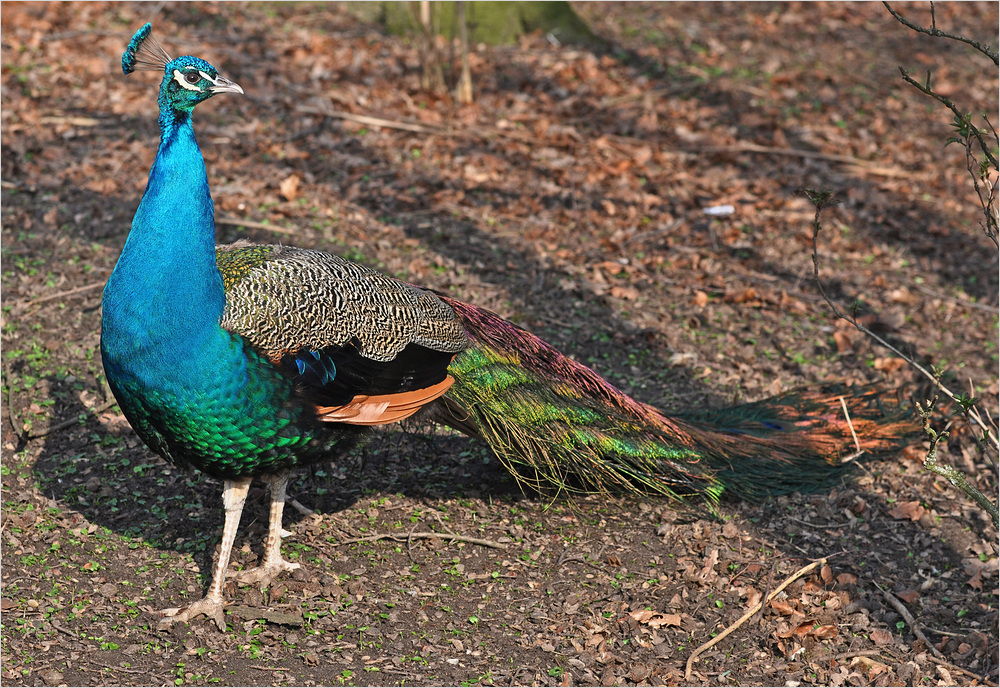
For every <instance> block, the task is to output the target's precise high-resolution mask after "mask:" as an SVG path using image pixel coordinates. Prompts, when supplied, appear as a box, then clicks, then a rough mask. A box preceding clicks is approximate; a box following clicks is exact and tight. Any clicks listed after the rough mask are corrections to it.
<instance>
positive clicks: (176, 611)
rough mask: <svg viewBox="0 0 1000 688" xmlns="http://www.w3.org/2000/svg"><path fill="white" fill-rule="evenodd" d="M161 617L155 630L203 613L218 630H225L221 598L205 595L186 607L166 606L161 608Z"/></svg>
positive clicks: (163, 628) (188, 619)
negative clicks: (213, 622)
mask: <svg viewBox="0 0 1000 688" xmlns="http://www.w3.org/2000/svg"><path fill="white" fill-rule="evenodd" d="M160 613H161V614H163V618H162V619H160V621H159V623H158V624H157V625H156V628H157V630H165V629H168V628H170V627H171V626H173V625H174V624H175V623H188V622H190V621H191V619H194V618H196V617H198V616H201V615H202V614H204V615H205V616H206V617H208V618H209V619H212V620H213V621H215V625H216V626H217V627H218V629H219V630H220V631H223V632H225V630H226V617H225V614H224V612H223V605H222V600H216V599H211V598H208V597H205V598H203V599H200V600H198V601H197V602H193V603H191V604H189V605H188V606H187V607H168V608H167V609H161V610H160Z"/></svg>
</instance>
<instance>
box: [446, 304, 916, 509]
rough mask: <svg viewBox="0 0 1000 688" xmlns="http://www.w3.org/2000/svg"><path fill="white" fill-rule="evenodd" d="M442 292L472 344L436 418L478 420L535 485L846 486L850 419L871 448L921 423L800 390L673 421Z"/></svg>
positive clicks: (833, 394)
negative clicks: (845, 411) (446, 400)
mask: <svg viewBox="0 0 1000 688" xmlns="http://www.w3.org/2000/svg"><path fill="white" fill-rule="evenodd" d="M442 298H443V300H444V301H445V302H446V303H447V304H448V305H450V306H451V307H452V308H453V309H454V310H455V312H456V313H457V314H458V315H459V317H460V318H461V320H462V322H463V323H464V324H465V327H466V331H467V332H468V335H469V337H470V339H471V341H472V344H471V346H470V347H469V348H468V349H467V350H466V351H464V352H463V353H461V354H459V355H458V356H457V357H456V358H455V360H454V361H453V363H452V365H451V366H450V368H449V373H450V374H451V375H452V376H453V377H454V378H455V384H454V386H453V387H452V389H451V390H450V391H449V392H448V397H449V399H451V400H453V401H454V402H455V403H454V404H452V405H451V406H449V407H447V408H446V412H445V413H440V412H439V413H438V415H437V418H438V420H441V421H442V422H445V423H447V424H450V425H452V426H455V427H460V426H461V425H462V424H463V423H464V424H465V425H466V426H469V425H474V426H475V427H476V428H478V431H479V433H480V434H481V435H482V436H483V437H484V438H485V439H486V440H487V442H489V444H490V446H491V447H492V448H493V449H494V451H496V453H497V454H498V456H499V457H500V458H501V460H503V461H504V463H505V465H506V466H507V467H508V468H509V469H510V470H511V471H512V472H513V473H514V475H515V476H516V477H517V479H518V480H519V481H520V482H521V483H522V484H524V485H526V486H529V487H531V488H535V489H541V490H552V489H555V490H556V491H557V492H558V491H570V492H576V491H578V492H609V491H610V492H625V493H633V494H638V493H646V494H648V493H652V494H661V495H664V496H667V497H669V498H671V499H674V500H681V501H689V500H690V498H692V497H694V498H696V500H698V499H700V500H702V501H703V502H705V503H707V504H708V505H709V506H710V507H711V505H712V504H714V503H715V502H716V501H717V500H718V498H719V497H720V496H721V494H722V493H723V491H727V492H730V493H732V494H734V495H738V496H741V497H744V498H747V499H760V498H762V497H764V496H767V495H776V494H784V493H788V492H793V491H796V490H798V491H814V490H821V489H829V488H830V487H832V486H834V485H836V484H838V483H839V482H841V481H842V480H844V479H845V478H846V477H847V476H849V475H850V473H851V472H852V471H853V470H854V464H852V463H845V462H843V461H842V460H841V459H842V458H843V457H845V456H850V455H851V454H852V453H853V452H855V445H854V441H853V435H851V433H850V424H849V423H848V421H847V417H848V416H849V417H850V418H851V421H850V423H851V424H853V427H854V430H855V433H857V435H858V437H859V442H860V445H861V448H862V449H863V450H864V451H866V452H868V453H869V454H871V455H875V454H877V453H879V452H880V451H887V450H891V449H893V448H897V447H898V446H899V443H900V440H901V438H903V437H905V436H906V435H908V434H909V433H912V432H913V431H915V430H916V427H915V425H914V424H913V423H912V422H911V421H909V420H907V419H905V418H902V417H900V418H894V416H898V415H899V411H898V404H893V403H892V402H891V400H890V399H889V398H888V396H887V395H883V394H880V393H877V392H876V391H875V390H874V389H862V390H860V391H859V390H852V389H849V388H845V389H841V390H832V391H831V390H826V391H823V390H800V391H796V392H790V393H787V394H783V395H781V396H778V397H774V398H772V399H766V400H763V401H760V402H755V403H751V404H744V405H741V406H735V407H732V408H728V409H722V410H719V411H714V412H710V413H705V414H698V415H690V416H678V417H668V416H666V415H664V414H663V413H661V412H660V411H658V410H657V409H655V408H654V407H652V406H649V405H647V404H643V403H640V402H637V401H635V400H634V399H632V398H630V397H629V396H628V395H626V394H625V393H623V392H621V391H620V390H618V389H616V388H615V387H613V386H612V385H611V384H610V383H608V382H607V381H605V380H604V379H603V378H601V377H600V376H599V375H597V373H595V372H593V371H592V370H590V369H589V368H587V367H586V366H583V365H581V364H579V363H577V362H575V361H573V360H572V359H570V358H568V357H566V356H565V355H563V354H561V353H559V352H558V351H557V350H556V349H555V348H553V347H552V346H551V345H549V344H547V343H546V342H544V341H543V340H541V339H539V338H538V337H536V336H535V335H533V334H531V333H530V332H527V331H525V330H522V329H520V328H518V327H517V326H515V325H513V324H512V323H510V322H508V321H506V320H503V319H502V318H500V317H499V316H497V315H495V314H493V313H491V312H489V311H486V310H484V309H481V308H477V307H475V306H471V305H469V304H465V303H462V302H460V301H456V300H453V299H448V298H444V297H442ZM841 398H843V399H844V403H845V405H846V407H847V412H848V414H847V416H845V414H844V410H843V408H842V407H841V402H840V399H841ZM463 412H464V413H466V414H468V418H463V417H462V416H461V414H462V413H463ZM466 431H468V430H467V429H466Z"/></svg>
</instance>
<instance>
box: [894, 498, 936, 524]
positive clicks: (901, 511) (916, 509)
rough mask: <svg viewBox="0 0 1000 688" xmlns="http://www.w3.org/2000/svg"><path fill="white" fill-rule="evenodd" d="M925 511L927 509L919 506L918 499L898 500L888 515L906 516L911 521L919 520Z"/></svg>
mask: <svg viewBox="0 0 1000 688" xmlns="http://www.w3.org/2000/svg"><path fill="white" fill-rule="evenodd" d="M925 513H927V509H925V508H924V507H922V506H920V502H919V501H912V502H900V503H899V504H897V505H896V506H894V507H892V508H891V509H890V510H889V515H890V516H892V517H893V518H899V519H904V518H908V519H910V520H911V521H919V520H920V517H921V516H923V515H924V514H925Z"/></svg>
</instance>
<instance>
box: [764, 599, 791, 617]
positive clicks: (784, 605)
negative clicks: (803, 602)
mask: <svg viewBox="0 0 1000 688" xmlns="http://www.w3.org/2000/svg"><path fill="white" fill-rule="evenodd" d="M770 605H771V609H773V610H775V611H776V612H778V613H779V614H784V615H785V616H791V615H792V614H794V613H795V609H794V608H793V607H792V605H790V604H788V602H785V600H771V602H770Z"/></svg>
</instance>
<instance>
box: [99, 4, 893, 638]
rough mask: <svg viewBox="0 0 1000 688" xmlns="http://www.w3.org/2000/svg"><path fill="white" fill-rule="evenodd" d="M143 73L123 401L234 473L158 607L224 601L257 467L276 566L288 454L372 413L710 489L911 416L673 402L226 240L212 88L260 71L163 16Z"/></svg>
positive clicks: (392, 286)
mask: <svg viewBox="0 0 1000 688" xmlns="http://www.w3.org/2000/svg"><path fill="white" fill-rule="evenodd" d="M122 69H123V71H124V72H125V74H131V73H132V72H134V71H138V70H146V71H156V72H160V73H162V75H163V78H162V81H161V83H160V89H159V99H158V103H159V126H160V144H159V148H158V150H157V153H156V157H155V160H154V162H153V165H152V168H151V169H150V173H149V180H148V183H147V186H146V190H145V192H144V194H143V196H142V200H141V202H140V204H139V207H138V209H137V210H136V213H135V217H134V219H133V221H132V227H131V231H130V232H129V235H128V238H127V240H126V242H125V245H124V248H123V250H122V253H121V256H120V258H119V260H118V262H117V264H116V266H115V268H114V271H113V272H112V274H111V276H110V278H109V279H108V282H107V285H106V286H105V289H104V294H103V302H102V325H101V356H102V359H103V363H104V370H105V373H106V376H107V381H108V383H109V385H110V387H111V390H112V391H113V393H114V396H115V399H116V400H117V401H118V404H119V406H120V408H121V410H122V413H123V414H124V415H125V417H126V418H127V419H128V420H129V422H130V423H131V425H132V427H133V428H134V430H135V432H136V433H137V434H138V435H139V437H140V438H141V439H142V440H143V441H144V442H145V444H146V445H147V446H148V447H149V448H150V449H151V450H152V451H153V452H155V453H156V454H159V455H160V456H162V457H163V458H164V459H166V460H167V461H168V462H170V463H171V464H173V465H175V466H178V467H191V468H194V469H197V470H200V471H202V472H204V473H205V474H207V475H209V476H212V477H214V478H217V479H219V480H221V481H222V482H223V492H222V499H223V505H224V508H225V525H224V529H223V536H222V543H221V549H220V552H219V556H218V560H217V562H216V564H215V568H214V572H213V578H212V582H211V585H210V587H209V589H208V591H207V594H206V595H205V597H204V598H203V599H201V600H199V601H196V602H194V603H193V604H190V605H188V606H187V607H186V608H183V609H179V608H170V609H164V610H163V612H162V614H163V619H162V621H161V624H163V625H169V624H171V623H174V622H187V621H189V620H191V619H193V618H195V617H197V616H199V615H205V616H207V617H209V618H211V619H213V620H215V622H216V623H217V625H218V627H219V629H220V630H224V629H225V621H224V612H223V610H224V600H223V589H224V583H225V580H226V572H227V568H228V565H229V558H230V554H231V550H232V547H233V543H234V541H235V537H236V532H237V528H238V525H239V521H240V516H241V513H242V510H243V505H244V502H245V500H246V497H247V492H248V490H249V488H250V484H251V481H252V480H253V479H254V478H257V479H259V480H261V481H263V482H264V483H265V484H266V485H267V486H268V487H269V491H270V500H271V501H270V503H271V508H270V524H269V528H268V535H267V540H266V544H265V547H264V555H263V559H262V560H261V562H260V565H259V566H257V567H256V568H252V569H249V570H244V571H241V572H239V573H238V574H237V575H236V576H235V577H236V579H237V580H238V581H239V582H241V583H244V584H249V583H260V584H267V583H268V582H269V581H271V580H273V579H274V577H275V576H277V575H279V574H281V573H282V572H284V571H289V570H292V569H295V568H298V566H299V564H297V563H292V562H289V561H286V560H285V559H283V558H282V555H281V535H282V528H281V523H282V511H283V508H284V504H285V500H286V486H287V482H288V477H289V472H290V471H291V470H292V469H294V468H296V467H299V466H305V465H308V464H311V463H315V462H319V461H323V460H329V459H330V457H335V456H337V455H338V454H342V453H343V452H345V451H347V450H349V449H350V448H351V447H352V446H354V445H355V444H356V443H357V442H358V441H359V440H360V439H361V438H362V437H363V436H364V435H365V434H366V433H367V432H368V431H369V430H370V429H371V428H373V427H374V426H378V425H384V424H388V423H394V422H397V421H400V420H403V419H405V418H409V417H411V416H414V415H415V414H417V413H422V414H423V415H424V417H426V418H428V419H431V420H433V421H436V422H438V423H441V424H444V425H446V426H448V427H451V428H453V429H455V430H458V431H460V432H462V433H465V434H467V435H470V436H473V437H477V438H480V439H482V440H484V441H485V442H487V443H488V444H489V446H490V447H491V448H492V450H493V451H494V452H495V453H496V454H497V456H498V457H499V458H500V459H501V460H502V461H503V463H504V465H505V466H506V467H507V468H509V470H510V471H511V472H512V473H513V475H514V476H515V477H516V478H517V480H518V481H519V482H520V483H522V485H523V486H524V487H525V488H531V489H537V490H548V491H552V490H554V491H556V492H557V493H558V492H565V493H570V494H573V493H594V492H617V493H620V494H651V495H662V496H664V497H666V498H668V499H669V500H671V501H673V502H676V503H678V504H680V505H703V506H707V507H708V508H711V507H712V505H714V504H715V503H716V502H717V501H718V499H719V497H720V496H721V495H722V493H723V491H726V492H728V493H731V494H733V495H735V496H737V497H742V498H745V499H748V500H760V499H763V498H764V497H766V496H768V495H776V494H782V493H788V492H791V491H796V490H798V491H809V490H811V491H817V490H822V489H828V488H829V487H830V486H831V485H835V484H836V483H837V482H838V481H841V480H842V479H843V478H844V477H845V476H846V475H847V474H848V473H849V472H850V470H851V467H852V464H851V463H844V462H842V460H841V459H842V457H843V456H845V455H846V454H850V453H853V452H855V451H856V450H860V451H864V452H867V453H868V454H869V455H877V454H883V453H886V452H890V451H892V450H893V449H897V448H898V447H899V446H900V445H901V443H902V442H903V441H904V439H905V437H906V436H907V435H908V434H909V432H910V431H911V430H912V422H911V421H909V420H908V419H907V418H906V417H905V414H901V413H900V412H899V411H898V407H897V406H896V405H895V404H894V403H893V401H892V399H891V398H890V395H889V394H887V393H884V392H879V391H877V390H876V389H874V388H872V387H864V388H849V387H846V386H845V387H843V388H839V389H831V388H822V389H820V388H814V389H805V390H798V391H794V392H790V393H786V394H783V395H780V396H777V397H774V398H770V399H766V400H763V401H759V402H756V403H750V404H744V405H740V406H735V407H732V408H727V409H721V410H716V411H710V412H705V413H701V414H692V415H689V416H667V415H665V414H663V413H661V412H660V411H658V410H657V409H656V408H654V407H652V406H650V405H647V404H644V403H641V402H639V401H636V400H634V399H632V398H630V397H629V396H627V395H626V394H624V393H623V392H621V391H619V390H618V389H616V388H615V387H613V386H612V385H611V384H610V383H608V382H607V381H605V380H604V379H603V378H602V377H601V376H600V375H598V374H597V373H595V372H594V371H592V370H590V369H589V368H587V367H585V366H583V365H581V364H580V363H577V362H576V361H574V360H572V359H570V358H569V357H567V356H566V355H564V354H562V353H560V352H559V351H557V350H556V349H555V348H553V347H552V346H550V345H549V344H547V343H546V342H544V341H543V340H541V339H540V338H538V337H537V336H535V335H534V334H532V333H530V332H528V331H526V330H524V329H521V328H520V327H518V326H517V325H515V324H513V323H511V322H508V321H507V320H504V319H503V318H501V317H500V316H498V315H496V314H494V313H492V312H490V311H488V310H485V309H483V308H479V307H477V306H474V305H470V304H467V303H463V302H461V301H457V300H455V299H453V298H450V297H448V296H446V295H443V294H439V293H435V292H433V291H431V290H428V289H422V288H420V287H417V286H414V285H412V284H408V283H405V282H403V281H399V280H396V279H392V278H390V277H388V276H386V275H383V274H381V273H379V272H377V271H375V270H373V269H371V268H369V267H366V266H364V265H360V264H357V263H354V262H350V261H347V260H345V259H343V258H340V257H337V256H335V255H331V254H328V253H324V252H320V251H314V250H306V249H302V248H295V247H291V246H283V245H264V244H253V243H249V242H245V241H241V242H237V243H234V244H230V245H225V246H218V247H217V246H216V245H215V221H214V218H213V204H212V197H211V194H210V191H209V185H208V178H207V174H206V169H205V163H204V160H203V158H202V154H201V150H200V148H199V146H198V143H197V142H196V140H195V134H194V129H193V127H192V113H193V111H194V109H195V107H196V106H197V105H198V104H199V103H201V102H203V101H205V100H208V99H209V98H211V97H212V96H214V95H216V94H219V93H236V94H242V93H243V89H242V88H241V87H240V86H239V85H237V84H236V83H234V82H233V81H230V80H229V79H226V78H225V77H223V76H221V75H220V74H219V73H218V71H217V70H216V68H215V67H213V66H212V65H211V64H209V63H208V62H206V61H205V60H203V59H200V58H198V57H193V56H183V57H179V58H177V59H172V58H171V57H170V56H169V55H168V54H167V53H166V52H165V51H164V50H163V48H162V47H161V46H160V45H159V44H158V43H157V42H156V40H155V39H154V38H153V37H152V26H151V25H150V24H145V25H144V26H143V27H142V28H140V29H139V30H138V31H137V32H136V33H135V35H134V36H133V37H132V40H131V42H130V43H129V45H128V47H127V49H126V50H125V53H124V55H123V57H122Z"/></svg>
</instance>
